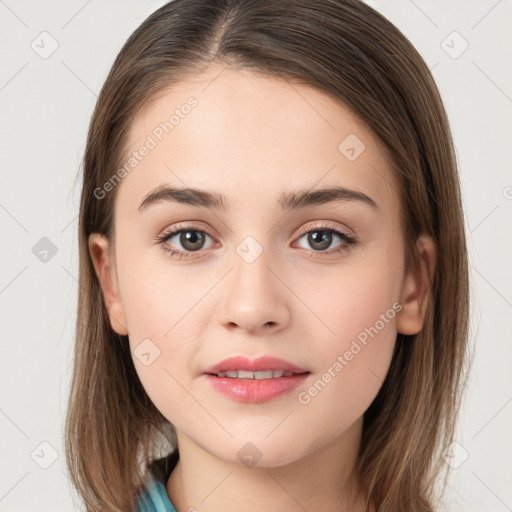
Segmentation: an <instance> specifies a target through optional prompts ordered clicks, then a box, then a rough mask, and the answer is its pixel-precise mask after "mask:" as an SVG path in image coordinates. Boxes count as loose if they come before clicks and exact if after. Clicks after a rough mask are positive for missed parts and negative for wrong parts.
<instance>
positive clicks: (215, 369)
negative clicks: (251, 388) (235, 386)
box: [204, 356, 307, 375]
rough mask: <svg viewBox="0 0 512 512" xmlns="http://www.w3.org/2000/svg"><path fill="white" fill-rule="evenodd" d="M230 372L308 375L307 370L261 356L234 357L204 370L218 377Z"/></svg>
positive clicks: (281, 360) (276, 358)
mask: <svg viewBox="0 0 512 512" xmlns="http://www.w3.org/2000/svg"><path fill="white" fill-rule="evenodd" d="M230 370H247V371H251V372H261V371H267V370H283V371H285V372H293V373H306V372H307V370H304V369H302V368H299V367H298V366H295V365H294V364H292V363H289V362H288V361H285V360H283V359H279V358H278V357H272V356H261V357H257V358H256V359H250V358H248V357H246V356H233V357H228V358H227V359H224V360H222V361H220V362H219V363H217V364H214V365H213V366H210V367H209V368H206V370H204V373H209V374H213V375H216V374H217V373H219V372H226V371H230Z"/></svg>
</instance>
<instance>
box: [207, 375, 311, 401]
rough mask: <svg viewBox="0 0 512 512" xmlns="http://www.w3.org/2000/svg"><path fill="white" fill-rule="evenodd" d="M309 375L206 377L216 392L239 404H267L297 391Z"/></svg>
mask: <svg viewBox="0 0 512 512" xmlns="http://www.w3.org/2000/svg"><path fill="white" fill-rule="evenodd" d="M308 375H309V373H301V374H299V375H293V376H290V377H278V378H275V379H231V378H229V377H217V376H215V375H206V378H207V380H208V382H210V384H211V385H212V386H213V388H214V389H215V390H216V391H219V392H220V393H224V394H225V395H227V396H229V397H231V398H233V399H235V400H237V401H239V402H252V403H255V402H267V401H268V400H272V399H273V398H276V397H277V396H279V395H282V394H284V393H288V392H289V391H291V390H292V389H297V388H298V387H299V386H300V385H301V384H303V382H304V381H305V380H306V379H307V377H308Z"/></svg>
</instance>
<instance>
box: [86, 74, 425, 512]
mask: <svg viewBox="0 0 512 512" xmlns="http://www.w3.org/2000/svg"><path fill="white" fill-rule="evenodd" d="M221 71H222V72H221ZM219 72H221V73H220V74H219ZM206 86H207V87H206ZM191 96H193V97H194V98H196V99H197V102H198V104H197V106H196V107H195V108H193V109H192V111H191V112H190V113H189V114H188V115H186V116H183V119H180V122H179V124H178V125H177V126H175V128H174V129H173V130H172V132H170V133H169V134H165V135H164V136H163V138H162V140H161V141H160V142H158V145H157V146H156V147H155V148H154V149H152V150H151V151H150V152H149V153H148V154H147V156H145V157H144V158H143V159H142V160H141V161H140V163H138V165H137V166H136V168H134V170H133V171H131V172H130V173H129V174H128V175H126V176H125V177H124V178H123V180H122V181H121V183H120V184H119V185H118V189H117V191H116V193H117V197H116V202H115V241H113V240H111V241H110V242H109V241H108V240H107V239H106V238H104V237H102V236H100V235H99V234H93V235H91V236H90V239H89V248H90V253H91V257H92V260H93V263H94V266H95V270H96V273H97V276H98V278H99V280H100V282H101V286H102V290H103V294H104V298H105V304H106V307H107V310H108V313H109V317H110V321H111V326H112V328H113V329H114V330H115V331H116V332H118V333H119V334H124V335H126V334H127V335H128V336H129V343H130V348H131V350H132V354H133V351H134V350H135V349H136V347H137V346H138V345H139V344H140V343H141V342H142V340H145V339H150V340H151V342H152V343H153V344H154V345H155V346H157V347H158V349H159V350H160V355H159V357H157V358H156V359H155V360H154V361H153V362H152V364H150V365H149V366H145V365H144V364H142V363H141V361H139V359H138V358H137V357H134V364H135V368H136V370H137V372H138V375H139V377H140V380H141V382H142V384H143V386H144V388H145V390H146V391H147V393H148V395H149V397H150V398H151V399H152V401H153V402H154V403H155V405H156V407H157V408H158V409H159V410H160V411H161V412H162V413H163V415H164V416H165V417H166V418H167V419H168V420H169V421H171V422H172V423H173V425H174V426H175V427H176V429H177V436H178V443H179V450H180V461H179V463H178V465H177V467H176V468H175V469H174V471H173V472H172V474H171V476H170V478H169V480H168V481H167V486H166V487H167V493H168V495H169V497H170V499H171V501H172V502H173V504H174V506H175V507H176V509H177V510H178V511H179V512H185V511H187V510H189V509H190V508H191V507H195V508H196V509H197V510H200V511H201V512H209V511H219V510H224V511H237V510H240V509H241V507H242V505H243V509H244V510H245V511H247V512H256V511H258V512H259V511H261V510H268V511H278V510H287V511H292V512H293V511H301V512H303V511H304V510H308V511H313V510H323V511H324V512H331V511H332V512H334V511H336V512H339V511H340V510H347V511H348V510H362V509H361V505H360V503H356V505H355V506H354V507H349V502H350V499H351V498H352V497H353V489H354V484H355V482H356V479H355V477H354V473H353V468H354V464H355V461H356V454H357V450H358V447H359V444H360V438H361V428H362V419H363V413H364V412H365V410H366V409H367V408H368V407H369V405H370V404H371V402H372V401H373V399H374V398H375V396H376V395H377V393H378V391H379V389H380V387H381V385H382V381H383V380H384V377H385V375H386V373H387V371H388V369H389V365H390V362H391V357H392V353H393V348H394V345H395V340H396V336H397V333H398V332H400V333H403V334H414V333H417V332H418V331H420V330H421V328H422V326H423V323H424V317H425V308H426V305H427V301H428V300H429V298H428V293H427V285H426V283H427V277H426V269H428V271H429V273H430V274H431V276H432V275H433V273H434V270H435V246H434V243H433V241H432V239H431V238H430V237H429V236H426V235H422V236H421V237H420V238H419V239H418V242H417V246H418V248H419V250H420V253H421V254H422V258H423V260H424V267H423V271H413V270H412V269H406V268H405V263H404V239H403V234H402V230H401V228H400V210H399V198H398V195H397V190H398V187H397V186H396V182H394V177H393V175H392V172H391V170H390V168H389V167H388V161H387V159H386V157H385V155H384V151H383V149H382V147H381V146H380V145H379V143H378V141H377V139H376V137H375V136H374V135H373V134H372V133H371V132H370V131H369V129H368V128H367V127H366V125H365V124H363V123H362V121H360V120H359V119H358V118H357V117H356V116H355V115H354V114H352V113H351V111H349V110H348V109H347V108H346V107H344V106H343V105H341V104H340V103H338V102H335V101H334V100H333V99H331V98H329V97H327V96H326V95H324V94H323V93H322V92H320V91H318V90H316V89H314V88H311V87H308V86H305V85H298V84H293V85H292V84H290V83H288V82H286V81H282V80H278V79H275V78H270V77H265V76H263V75H260V74H256V73H254V72H250V71H247V70H244V71H241V70H232V69H230V68H227V69H224V66H217V65H212V66H211V67H210V68H209V69H207V70H206V71H204V73H203V74H201V75H199V76H195V77H194V78H193V79H189V80H186V81H185V82H182V83H180V84H179V85H178V86H175V87H173V88H172V89H169V90H168V91H165V93H163V94H161V95H159V96H158V98H156V99H155V100H154V101H153V102H152V103H151V104H150V105H149V108H147V109H145V110H144V111H143V112H142V113H141V114H140V115H139V116H138V117H137V118H136V119H135V121H134V123H133V124H132V126H131V132H130V140H129V144H128V147H129V148H130V150H129V152H131V151H134V150H136V149H137V148H140V146H141V145H142V144H143V143H144V141H145V140H146V137H147V136H148V134H151V133H152V130H153V129H154V128H155V127H156V126H158V125H159V123H161V122H162V121H164V120H166V119H168V117H169V115H170V113H172V111H173V110H174V109H176V108H179V107H180V106H181V105H183V104H185V103H186V101H187V98H189V97H191ZM349 134H355V135H356V136H357V137H358V139H360V140H361V141H362V142H363V143H364V145H365V150H364V151H363V152H362V153H361V154H360V155H359V156H358V157H357V158H356V159H355V160H354V161H350V160H349V159H348V158H347V157H346V155H345V154H343V152H342V151H340V149H339V145H340V143H341V142H342V141H343V140H344V139H345V138H346V137H347V136H348V135H349ZM162 184H168V185H171V186H175V187H184V188H186V187H193V188H199V189H203V190H207V191H209V192H218V193H222V194H223V196H224V197H225V200H226V203H227V204H229V207H230V208H229V210H228V211H223V210H222V209H219V210H216V209H213V208H205V207H198V206H192V205H186V204H179V203H176V202H170V201H161V202H159V203H158V204H154V205H152V206H149V207H148V208H147V209H143V210H142V211H139V210H138V208H139V205H140V204H141V202H142V201H143V199H144V197H145V196H146V194H148V193H149V192H150V191H151V190H152V189H154V188H155V187H157V186H159V185H162ZM333 186H338V187H345V188H347V189H351V190H355V191H358V192H361V193H363V194H365V195H367V196H368V197H370V198H371V199H372V200H373V201H374V202H375V204H376V206H371V205H370V204H368V203H366V202H364V201H361V200H355V199H350V200H344V201H337V202H331V203H327V204H321V205H310V206H307V207H306V208H303V209H297V210H293V211H290V212H288V213H285V212H283V211H282V210H281V208H280V206H279V203H278V200H279V198H280V197H281V194H283V193H289V192H298V191H308V190H311V191H312V190H319V189H322V188H329V187H333ZM179 224H182V225H183V228H184V230H185V231H187V230H188V231H192V232H193V233H196V234H197V232H198V231H200V232H202V233H203V236H204V237H205V238H204V244H203V246H201V245H200V244H198V243H197V242H196V246H197V247H199V249H198V250H195V251H193V250H190V249H189V250H188V251H187V250H186V247H184V246H183V245H182V241H183V238H181V239H180V234H179V233H178V234H177V235H176V234H175V235H174V236H173V237H172V238H170V239H168V240H167V241H166V242H165V244H164V245H166V246H167V247H169V248H173V249H175V250H178V251H179V250H181V251H184V252H188V253H189V257H188V258H187V259H179V258H178V257H177V256H171V255H170V254H169V253H168V252H165V251H164V250H163V248H162V245H159V244H157V243H155V242H154V239H155V237H157V236H158V235H159V234H161V233H162V232H164V231H165V230H166V229H168V228H170V227H174V226H177V225H179ZM326 226H329V227H334V228H336V229H340V230H341V231H345V232H350V233H353V234H355V235H356V237H357V240H358V243H357V244H356V245H355V246H347V245H346V243H345V241H344V239H342V238H340V237H339V236H337V235H336V234H332V237H331V238H330V240H331V243H330V245H327V248H325V249H318V247H319V246H318V245H316V246H315V245H312V243H311V241H308V235H307V233H311V232H312V231H313V232H315V230H317V231H318V230H322V228H323V229H324V231H325V230H326V229H327V227H326ZM302 228H305V229H307V231H303V232H302V233H301V232H300V231H299V230H300V229H302ZM348 230H349V231H348ZM247 236H251V237H252V238H253V239H254V240H255V241H256V242H257V244H258V245H259V246H260V247H261V248H262V253H261V254H260V256H259V257H257V258H256V259H255V260H254V261H252V262H251V263H247V262H246V261H245V260H244V259H243V258H242V257H241V256H240V255H239V253H237V250H236V249H237V247H238V246H239V245H240V244H241V242H243V241H244V239H245V238H246V237H247ZM188 247H189V248H190V246H188ZM340 248H341V249H343V250H341V251H340V252H335V251H336V250H338V249H340ZM395 303H398V304H400V305H401V310H400V311H399V312H397V313H396V315H394V317H393V318H392V319H390V320H389V321H388V322H385V325H384V327H383V328H382V329H380V330H379V332H378V335H376V336H375V337H373V338H369V342H368V344H367V345H366V346H364V348H363V349H362V350H361V351H360V352H359V353H358V354H357V355H356V356H354V358H353V359H352V360H351V361H349V362H348V364H347V365H346V366H345V367H344V368H343V370H342V371H341V372H339V373H337V374H336V376H335V377H334V378H332V379H331V380H330V382H329V383H328V384H327V385H326V386H325V387H324V389H323V390H322V391H321V392H319V393H318V394H317V395H316V396H314V397H313V398H311V400H310V401H309V403H307V404H301V403H300V402H299V401H298V399H297V396H298V391H295V390H293V391H292V392H289V393H287V394H285V395H281V396H279V397H276V398H274V399H273V400H270V401H268V402H264V403H241V402H236V401H234V400H232V399H231V398H229V397H227V396H225V395H222V394H220V393H218V392H217V391H215V390H213V389H212V388H211V387H210V386H209V385H208V383H207V382H206V381H205V376H204V375H203V374H202V371H203V370H204V369H205V368H206V367H208V366H210V365H212V364H214V363H217V362H219V361H221V360H223V359H225V358H227V357H229V356H232V355H241V354H244V355H247V356H249V357H256V356H260V355H272V356H277V357H280V358H282V359H285V360H287V361H290V362H291V363H293V364H295V365H297V366H300V367H301V368H304V369H306V370H308V371H309V372H311V373H310V375H309V376H308V378H307V380H306V382H305V384H304V385H303V386H302V387H301V389H302V390H307V389H308V388H310V387H311V386H312V385H313V384H314V383H315V381H317V380H318V379H320V378H321V376H322V374H324V372H326V371H327V369H328V368H329V367H332V365H333V363H334V362H335V361H336V360H337V357H338V355H340V354H344V353H345V352H346V351H347V350H348V349H349V348H350V346H351V343H352V341H353V340H354V339H356V337H357V335H358V334H359V333H361V332H362V331H363V330H364V329H365V328H368V327H370V326H374V325H375V324H376V321H377V320H378V319H379V318H381V317H380V315H381V314H385V313H386V311H388V310H389V309H390V308H392V305H393V304H395ZM248 442H251V443H252V444H253V445H255V446H256V447H257V448H258V450H259V452H260V453H261V458H260V459H259V460H258V462H257V463H256V464H255V465H254V466H253V467H246V466H244V464H242V463H241V460H240V459H239V457H238V456H237V453H238V452H239V450H240V449H241V448H242V447H244V446H245V445H246V443H248Z"/></svg>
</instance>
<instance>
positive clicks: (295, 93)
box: [118, 65, 396, 207]
mask: <svg viewBox="0 0 512 512" xmlns="http://www.w3.org/2000/svg"><path fill="white" fill-rule="evenodd" d="M144 147H146V148H149V149H146V150H142V148H144ZM127 148H128V151H127V154H126V158H125V161H124V162H123V164H124V163H128V161H129V159H131V164H132V165H127V166H126V168H127V169H129V173H128V175H127V176H126V177H125V178H123V180H122V183H121V185H120V188H121V190H119V191H118V194H119V196H122V197H123V198H124V200H126V201H128V202H129V203H130V204H131V205H133V207H135V205H136V204H137V206H138V204H139V203H140V200H141V198H142V197H143V196H144V194H146V193H147V192H148V191H149V190H150V189H152V188H154V187H156V186H158V185H161V184H164V183H171V184H175V185H180V186H185V187H198V188H209V189H212V190H218V189H220V188H222V191H223V194H224V195H225V196H227V197H229V198H232V197H233V198H235V197H236V198H237V199H239V198H241V199H242V200H245V201H251V199H253V200H255V201H256V199H255V198H256V197H258V198H259V200H260V202H261V198H262V197H268V198H269V199H270V198H274V196H275V197H278V196H280V195H281V193H282V192H283V191H287V190H297V189H312V188H315V187H317V186H318V187H320V186H322V187H324V186H331V185H342V186H346V187H350V188H358V189H359V190H360V191H361V192H363V193H366V194H368V195H370V196H372V194H373V195H374V196H379V197H381V198H383V200H385V201H388V202H389V201H391V202H396V192H395V190H396V186H394V185H393V176H392V173H391V171H390V168H389V159H388V157H387V154H386V151H385V150H384V148H383V147H382V145H381V144H380V142H379V140H378V139H377V138H376V137H375V136H374V135H373V133H372V132H371V130H370V129H369V128H368V127H367V125H365V123H363V122H362V121H361V120H360V119H359V118H358V117H357V116H356V115H355V114H354V113H353V112H352V111H351V110H350V109H349V108H348V107H346V106H345V105H344V104H343V103H341V102H340V101H335V100H334V99H333V98H331V97H330V96H328V95H327V94H326V93H324V92H322V91H319V90H318V89H316V88H313V87H311V86H308V85H305V84H298V83H296V82H293V81H287V80H284V79H280V78H274V77H269V76H265V75H262V74H260V73H256V72H253V71H249V70H233V69H231V68H229V67H228V68H225V67H221V66H217V65H215V66H211V67H210V68H208V69H207V70H205V71H204V72H202V73H201V74H198V75H195V76H192V77H190V78H188V79H186V80H183V81H181V82H179V83H177V84H175V85H172V86H169V87H168V88H166V89H165V90H162V91H160V92H159V93H158V95H156V96H155V97H154V98H152V100H151V101H150V102H149V103H148V104H147V105H146V106H145V107H144V109H142V110H141V111H140V112H139V114H138V115H137V117H136V118H135V119H134V121H133V122H132V124H131V127H130V131H129V136H128V139H127ZM133 152H137V153H138V156H137V158H136V161H135V160H133V158H134V157H133ZM141 153H144V156H142V157H141V156H140V154H141ZM131 155H132V156H131ZM119 200H121V198H119Z"/></svg>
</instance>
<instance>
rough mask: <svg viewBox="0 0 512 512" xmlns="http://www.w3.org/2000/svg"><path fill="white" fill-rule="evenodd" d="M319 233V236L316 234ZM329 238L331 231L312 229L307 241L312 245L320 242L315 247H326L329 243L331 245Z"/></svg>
mask: <svg viewBox="0 0 512 512" xmlns="http://www.w3.org/2000/svg"><path fill="white" fill-rule="evenodd" d="M319 233H320V234H321V235H320V237H318V236H317V235H318V234H319ZM331 238H332V233H329V232H328V231H312V232H311V233H310V234H309V240H308V241H309V243H310V244H311V245H312V246H315V244H318V243H320V246H317V249H327V248H328V247H329V245H331ZM318 239H319V240H318Z"/></svg>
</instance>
